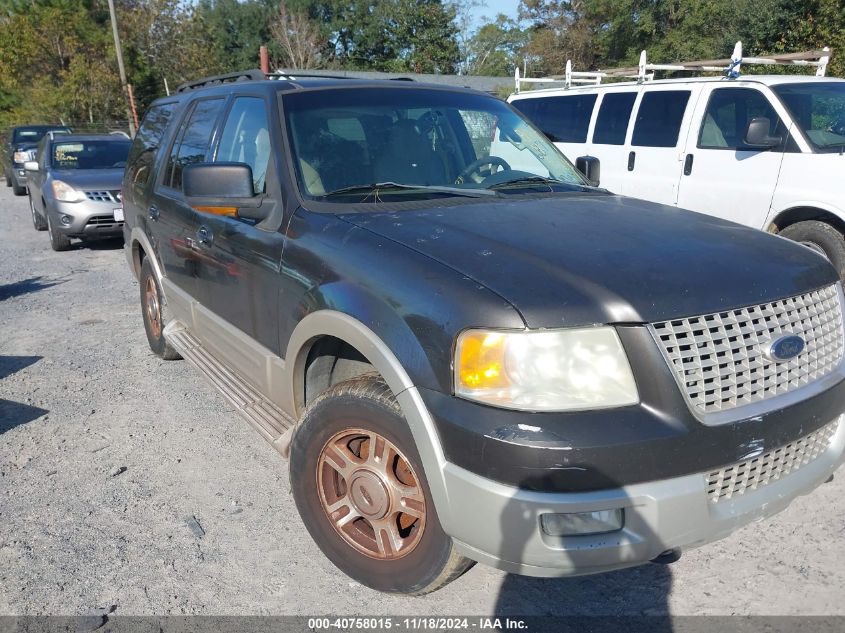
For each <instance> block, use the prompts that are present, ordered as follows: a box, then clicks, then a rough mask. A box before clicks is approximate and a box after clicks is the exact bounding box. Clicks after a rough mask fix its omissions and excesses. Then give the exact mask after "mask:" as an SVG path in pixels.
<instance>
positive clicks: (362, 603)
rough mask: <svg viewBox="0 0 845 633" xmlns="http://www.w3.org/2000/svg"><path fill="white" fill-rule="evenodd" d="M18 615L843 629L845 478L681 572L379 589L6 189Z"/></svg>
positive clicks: (255, 445) (10, 548) (210, 401)
mask: <svg viewBox="0 0 845 633" xmlns="http://www.w3.org/2000/svg"><path fill="white" fill-rule="evenodd" d="M0 398H2V400H0V614H55V613H60V614H68V615H73V614H87V613H91V612H92V611H93V610H94V609H97V608H104V607H111V606H112V605H115V606H116V609H115V614H117V615H128V614H168V613H172V614H183V613H189V614H190V613H200V614H338V615H348V614H368V615H383V614H421V615H430V614H444V615H446V614H479V615H486V614H502V615H504V614H524V615H528V614H537V615H539V614H547V613H549V614H596V615H615V614H664V613H667V612H671V613H673V614H701V613H708V614H793V615H797V614H834V613H835V614H845V601H843V599H842V598H843V595H845V548H844V547H843V542H845V541H843V538H845V516H843V511H845V472H843V473H840V475H839V476H838V478H837V479H836V480H835V481H834V482H833V483H831V484H827V485H825V486H822V487H821V488H820V489H819V490H817V491H815V492H814V493H813V494H812V495H810V496H808V497H804V498H802V499H799V500H797V501H796V502H794V503H793V504H792V506H791V507H790V508H789V509H788V510H787V511H785V512H784V513H782V514H781V515H779V516H777V517H775V518H774V519H772V520H770V521H768V522H765V523H761V524H756V525H752V526H749V527H747V528H745V529H743V530H741V531H740V532H739V533H737V534H735V535H734V536H733V537H732V538H729V539H727V540H725V541H722V542H720V543H717V544H715V545H711V546H708V547H705V548H702V549H699V550H696V551H691V552H687V553H685V555H684V557H683V558H682V559H681V561H680V562H678V563H676V564H674V565H672V566H670V567H662V566H657V565H648V566H644V567H640V568H637V569H633V570H628V571H621V572H615V573H611V574H606V575H603V576H598V577H587V578H576V579H564V580H537V579H530V578H520V577H515V576H508V575H506V574H504V573H501V572H499V571H496V570H492V569H488V568H486V567H481V566H476V567H475V568H474V569H473V570H471V571H470V572H469V573H467V574H466V575H464V576H463V577H462V578H460V579H459V580H458V581H456V582H454V583H453V584H451V585H449V586H448V587H446V588H445V589H443V590H441V591H439V592H437V593H435V594H432V595H429V596H426V597H424V598H400V597H393V596H386V595H383V594H379V593H376V592H374V591H370V590H369V589H366V588H364V587H362V586H360V585H358V584H356V583H354V582H352V581H350V580H349V579H348V578H347V577H346V576H344V575H342V574H341V573H340V572H339V571H337V570H336V569H335V568H334V567H333V566H332V565H331V564H330V563H329V562H328V561H327V560H326V559H325V558H324V557H323V555H322V554H321V553H320V551H319V550H318V549H317V548H316V546H315V545H314V544H313V543H312V541H311V539H310V537H309V536H308V534H307V532H306V531H305V529H304V527H303V525H302V523H301V521H300V520H299V517H298V516H297V513H296V509H295V507H294V503H293V499H292V498H291V496H290V494H289V486H288V472H287V463H286V462H284V461H283V460H282V459H281V458H280V457H279V455H278V454H277V453H276V452H275V451H274V450H273V449H272V448H271V447H270V446H269V445H267V444H265V443H264V441H263V440H261V439H260V438H259V437H258V435H257V434H256V433H254V432H253V431H252V430H251V429H250V428H249V427H248V426H247V425H246V423H244V422H242V421H241V420H240V419H239V418H238V417H237V416H236V415H235V414H234V413H233V412H232V411H231V410H230V408H229V407H228V406H227V404H226V403H225V402H224V400H223V399H222V398H221V397H219V396H218V395H217V394H216V393H215V392H214V391H213V390H212V389H211V388H210V387H209V386H208V385H207V384H206V383H205V382H204V381H203V379H202V378H201V377H200V376H199V375H198V374H196V373H195V372H194V370H193V369H192V368H191V367H190V366H189V365H187V364H186V363H185V362H178V361H177V362H163V361H160V360H158V359H157V358H156V357H154V356H153V355H152V354H151V353H150V352H149V350H148V348H147V343H146V339H145V337H144V330H143V326H142V324H141V317H140V311H139V308H138V285H137V283H136V282H135V280H134V279H133V278H132V276H131V274H130V272H129V270H128V268H127V266H126V262H125V259H124V256H123V251H122V248H121V245H120V244H113V243H112V244H101V245H98V246H96V247H86V246H83V247H76V248H74V249H73V250H71V251H70V252H66V253H54V252H53V251H52V250H50V247H49V243H48V239H47V235H46V233H38V232H36V231H35V230H34V229H33V227H32V223H31V222H30V217H29V210H28V206H27V199H26V198H15V197H13V196H12V194H11V191H10V190H9V189H6V188H2V189H0Z"/></svg>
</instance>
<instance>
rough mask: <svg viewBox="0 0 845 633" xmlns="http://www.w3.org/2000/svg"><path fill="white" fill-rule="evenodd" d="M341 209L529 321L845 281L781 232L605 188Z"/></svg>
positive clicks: (676, 310) (700, 305)
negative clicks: (408, 207)
mask: <svg viewBox="0 0 845 633" xmlns="http://www.w3.org/2000/svg"><path fill="white" fill-rule="evenodd" d="M341 217H342V218H343V219H345V220H346V221H348V222H351V223H353V224H355V225H357V226H360V227H362V228H364V229H367V230H369V231H372V232H373V233H376V234H378V235H381V236H383V237H385V238H388V239H391V240H394V241H396V242H399V243H401V244H404V245H405V246H407V247H408V248H411V249H414V250H416V251H419V252H421V253H423V254H425V255H428V256H429V257H431V258H433V259H435V260H437V261H439V262H442V263H443V264H445V265H447V266H450V267H451V268H453V269H454V270H456V271H457V272H459V273H461V274H463V275H466V276H467V277H470V278H472V279H473V280H475V281H477V282H478V283H481V284H483V285H485V286H486V287H487V288H489V289H490V290H492V291H494V292H496V293H497V294H499V295H500V296H502V297H503V298H504V299H506V300H507V301H509V302H510V303H511V304H513V306H514V307H515V308H516V309H517V310H519V311H520V312H521V314H522V316H523V318H524V320H525V322H526V324H527V326H528V327H531V328H553V327H572V326H579V325H591V324H597V323H643V322H653V321H661V320H665V319H669V318H679V317H683V316H694V315H699V314H706V313H711V312H717V311H720V310H725V309H730V308H738V307H743V306H749V305H754V304H758V303H764V302H766V301H773V300H776V299H783V298H785V297H789V296H792V295H796V294H800V293H802V292H806V291H808V290H813V289H816V288H819V287H822V286H825V285H828V284H831V283H834V282H836V281H838V277H837V274H836V272H835V270H834V269H833V267H832V266H830V264H828V262H827V260H825V259H824V258H823V257H821V256H820V255H817V254H816V253H814V252H813V251H811V250H810V249H809V248H806V247H803V246H799V245H797V244H795V243H794V242H791V241H789V240H786V239H784V238H780V237H777V236H774V235H770V234H767V233H764V232H763V231H759V230H756V229H751V228H748V227H744V226H740V225H738V224H733V223H731V222H726V221H723V220H719V219H716V218H713V217H710V216H706V215H702V214H699V213H693V212H691V211H683V210H679V209H677V208H674V207H667V206H663V205H657V204H652V203H649V202H645V201H640V200H634V199H631V198H623V197H620V196H614V195H609V194H596V193H587V194H572V195H566V196H560V197H555V198H542V199H536V198H535V199H531V200H526V199H524V198H523V199H521V200H511V201H504V202H494V203H492V204H491V203H471V204H466V205H460V206H451V207H440V208H433V209H428V210H423V211H401V212H393V213H357V214H345V215H343V216H341ZM477 325H479V326H483V325H484V324H483V323H479V324H477Z"/></svg>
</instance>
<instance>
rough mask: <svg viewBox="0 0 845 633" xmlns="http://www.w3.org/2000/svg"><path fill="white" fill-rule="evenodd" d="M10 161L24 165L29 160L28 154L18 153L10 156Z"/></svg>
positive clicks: (26, 152)
mask: <svg viewBox="0 0 845 633" xmlns="http://www.w3.org/2000/svg"><path fill="white" fill-rule="evenodd" d="M12 160H14V161H15V162H16V163H25V162H26V161H28V160H29V152H28V151H18V152H15V153H14V154H13V155H12Z"/></svg>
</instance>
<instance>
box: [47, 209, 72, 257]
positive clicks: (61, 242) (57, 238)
mask: <svg viewBox="0 0 845 633" xmlns="http://www.w3.org/2000/svg"><path fill="white" fill-rule="evenodd" d="M47 231H48V232H49V234H50V246H51V247H52V249H53V250H54V251H66V250H67V249H69V248H70V238H69V237H68V236H67V235H65V234H63V233H59V232H58V231H56V228H55V227H54V226H53V221H52V220H50V213H49V212H48V213H47Z"/></svg>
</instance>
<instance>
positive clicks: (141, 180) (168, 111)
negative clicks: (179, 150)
mask: <svg viewBox="0 0 845 633" xmlns="http://www.w3.org/2000/svg"><path fill="white" fill-rule="evenodd" d="M175 110H176V104H175V103H162V104H161V105H157V106H153V107H152V108H150V109H149V111H148V112H147V115H146V116H145V117H144V121H143V123H141V128H140V129H139V130H138V134H137V135H136V136H135V140H134V141H133V142H132V149H130V150H129V158H127V159H126V164H127V165H128V167H127V170H126V171H127V175H128V178H129V181H130V182H132V183H134V184H139V185H144V184H146V183H147V182H149V180H150V175H151V174H152V171H153V167H154V165H153V163H154V161H155V155H156V151H157V150H158V148H159V145H160V144H161V140H162V139H163V138H164V132H165V130H167V124H168V123H170V119H171V117H172V116H173V112H174V111H175Z"/></svg>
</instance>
